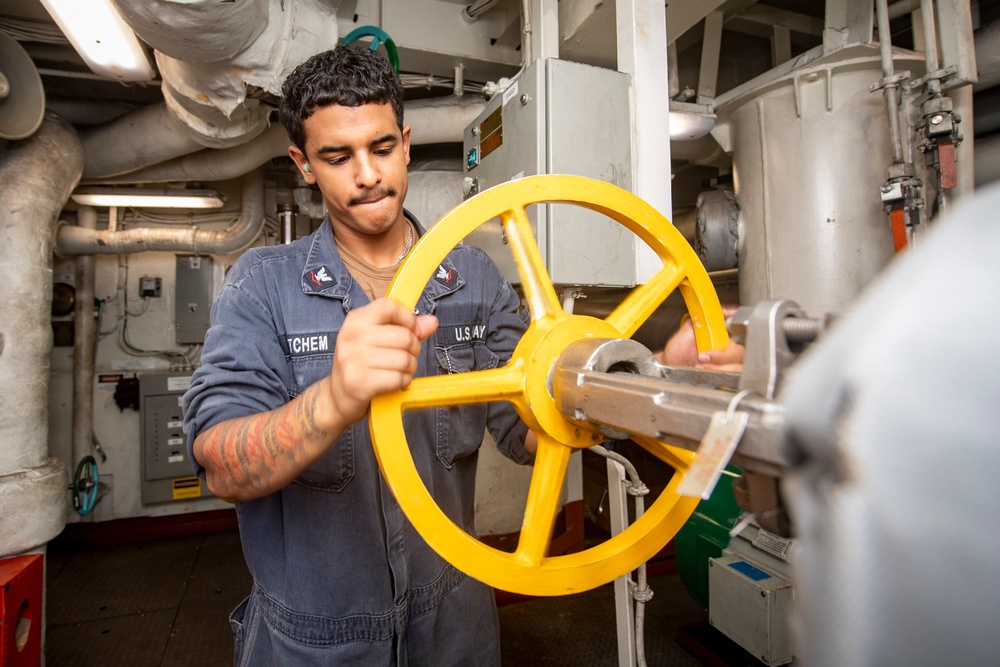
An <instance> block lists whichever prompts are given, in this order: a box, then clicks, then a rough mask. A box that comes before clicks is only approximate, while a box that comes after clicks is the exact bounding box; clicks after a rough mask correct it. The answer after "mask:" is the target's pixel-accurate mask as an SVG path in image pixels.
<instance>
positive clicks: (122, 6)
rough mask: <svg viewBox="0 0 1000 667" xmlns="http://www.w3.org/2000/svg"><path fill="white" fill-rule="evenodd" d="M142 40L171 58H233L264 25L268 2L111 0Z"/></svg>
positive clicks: (210, 60) (214, 60)
mask: <svg viewBox="0 0 1000 667" xmlns="http://www.w3.org/2000/svg"><path fill="white" fill-rule="evenodd" d="M111 4H113V5H114V6H115V9H117V10H118V13H119V14H121V16H122V18H123V19H124V20H125V22H126V23H128V25H129V27H131V28H132V30H134V31H135V34H136V35H138V36H139V38H140V39H142V41H144V42H146V43H147V44H149V45H150V46H151V47H153V48H154V49H156V50H157V51H160V52H162V53H165V54H167V55H169V56H171V57H173V58H180V59H183V60H187V61H189V62H196V63H217V62H220V61H223V60H228V59H230V58H233V57H234V56H236V55H237V54H239V53H240V52H241V51H243V50H244V49H246V48H247V46H249V45H250V44H251V43H252V42H253V41H254V40H255V39H257V38H258V37H259V36H260V34H261V33H262V32H264V27H265V26H266V25H267V19H268V5H269V0H241V2H240V3H239V4H236V3H233V2H219V0H157V1H156V2H150V1H145V2H136V1H135V0H111Z"/></svg>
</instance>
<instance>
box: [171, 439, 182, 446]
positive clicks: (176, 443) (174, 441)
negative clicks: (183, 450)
mask: <svg viewBox="0 0 1000 667" xmlns="http://www.w3.org/2000/svg"><path fill="white" fill-rule="evenodd" d="M167 444H168V445H170V446H173V445H178V446H180V445H183V444H184V438H167Z"/></svg>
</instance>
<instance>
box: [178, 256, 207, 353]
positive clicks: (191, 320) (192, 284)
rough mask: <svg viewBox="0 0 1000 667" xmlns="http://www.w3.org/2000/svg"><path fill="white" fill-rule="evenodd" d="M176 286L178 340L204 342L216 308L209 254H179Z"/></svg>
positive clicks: (191, 342) (181, 342) (179, 342)
mask: <svg viewBox="0 0 1000 667" xmlns="http://www.w3.org/2000/svg"><path fill="white" fill-rule="evenodd" d="M174 285H175V301H174V319H175V321H176V322H177V343H178V344H180V345H195V344H201V343H204V342H205V333H206V332H207V331H208V327H209V314H210V313H211V310H212V258H211V257H209V256H208V255H177V279H176V281H175V282H174Z"/></svg>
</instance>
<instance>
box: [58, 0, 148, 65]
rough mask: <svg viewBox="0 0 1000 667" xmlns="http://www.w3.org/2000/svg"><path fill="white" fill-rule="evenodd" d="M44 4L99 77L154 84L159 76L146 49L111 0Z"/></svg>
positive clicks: (59, 0)
mask: <svg viewBox="0 0 1000 667" xmlns="http://www.w3.org/2000/svg"><path fill="white" fill-rule="evenodd" d="M41 1H42V4H43V5H45V9H47V10H48V12H49V14H50V15H51V16H52V18H53V20H55V22H56V24H57V25H58V26H59V28H60V29H61V30H62V31H63V34H65V35H66V38H67V39H68V40H69V42H70V44H72V45H73V48H74V49H76V52H77V53H79V54H80V57H81V58H83V60H84V61H85V62H86V63H87V66H88V67H90V69H91V70H92V71H93V72H95V73H96V74H100V75H101V76H106V77H108V78H109V79H115V80H118V81H150V80H152V79H153V78H154V77H155V76H156V73H155V72H154V71H153V68H152V66H151V65H150V64H149V59H148V58H147V57H146V51H145V49H143V47H142V44H140V43H139V39H138V38H137V37H136V36H135V33H134V32H132V29H131V28H130V27H128V25H127V24H126V23H125V21H123V20H122V17H121V16H120V15H119V14H118V10H116V9H115V8H114V7H112V6H111V0H41Z"/></svg>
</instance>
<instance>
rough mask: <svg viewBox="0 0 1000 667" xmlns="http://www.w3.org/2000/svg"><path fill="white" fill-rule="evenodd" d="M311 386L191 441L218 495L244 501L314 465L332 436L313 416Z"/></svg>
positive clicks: (315, 403) (313, 389)
mask: <svg viewBox="0 0 1000 667" xmlns="http://www.w3.org/2000/svg"><path fill="white" fill-rule="evenodd" d="M318 394H319V391H318V389H317V387H315V386H314V387H311V388H310V389H309V390H307V391H306V392H304V393H303V394H302V395H300V396H299V397H297V398H296V399H294V400H292V401H291V402H290V403H288V404H287V405H285V406H283V407H281V408H278V409H276V410H272V411H270V412H265V413H261V414H257V415H250V416H247V417H243V418H238V419H233V420H230V421H227V422H222V423H220V424H216V425H215V426H213V427H212V428H211V429H209V430H208V431H206V432H205V433H203V434H202V435H201V436H199V437H198V438H197V439H196V440H195V448H196V449H195V453H196V458H197V459H198V460H199V461H200V462H202V463H203V465H204V466H205V468H206V470H207V475H208V480H209V486H210V488H211V489H212V491H213V492H214V493H215V494H216V495H218V496H219V497H221V498H225V499H227V500H231V501H236V500H247V499H250V498H256V497H260V496H262V495H266V494H268V493H271V492H273V491H276V490H278V489H280V488H282V487H284V486H285V485H286V484H288V483H289V482H291V481H292V480H293V479H294V478H295V477H297V476H298V475H299V474H300V473H301V472H302V471H303V470H304V469H305V468H306V467H308V466H309V465H311V464H312V462H313V461H315V460H316V458H318V457H319V456H320V455H321V454H322V453H323V452H324V451H325V450H326V449H327V448H328V447H329V446H330V444H331V443H332V442H333V441H334V440H335V439H336V437H337V436H338V435H339V431H338V432H337V433H329V432H328V431H327V430H326V429H324V428H322V427H321V426H320V425H319V424H318V423H317V419H316V414H317V411H318V410H319V407H318V406H319V398H318Z"/></svg>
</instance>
